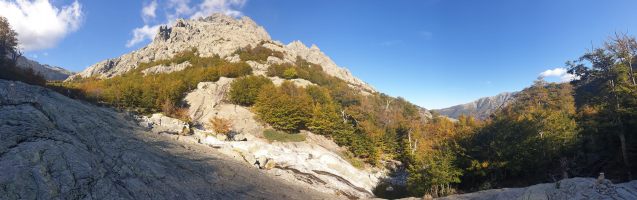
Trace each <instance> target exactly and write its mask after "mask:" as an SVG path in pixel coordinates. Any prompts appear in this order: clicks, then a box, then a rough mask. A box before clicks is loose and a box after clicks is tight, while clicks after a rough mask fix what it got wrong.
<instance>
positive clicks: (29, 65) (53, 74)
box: [16, 56, 73, 80]
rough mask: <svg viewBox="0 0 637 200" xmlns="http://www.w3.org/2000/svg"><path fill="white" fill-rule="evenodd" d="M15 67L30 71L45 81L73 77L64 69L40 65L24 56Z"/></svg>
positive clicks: (71, 73)
mask: <svg viewBox="0 0 637 200" xmlns="http://www.w3.org/2000/svg"><path fill="white" fill-rule="evenodd" d="M16 66H18V67H20V68H23V69H32V70H33V72H35V73H37V74H40V75H42V76H43V77H44V79H46V80H65V79H67V78H68V77H69V76H71V75H73V72H70V71H68V70H66V69H64V68H61V67H55V66H50V65H47V64H40V63H39V62H37V61H33V60H30V59H28V58H26V57H24V56H21V57H19V58H18V60H17V63H16Z"/></svg>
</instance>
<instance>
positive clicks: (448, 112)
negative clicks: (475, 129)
mask: <svg viewBox="0 0 637 200" xmlns="http://www.w3.org/2000/svg"><path fill="white" fill-rule="evenodd" d="M516 94H517V92H504V93H500V94H498V95H495V96H491V97H483V98H480V99H478V100H475V101H472V102H469V103H465V104H460V105H456V106H451V107H448V108H443V109H437V110H433V111H435V112H437V113H440V114H441V115H444V116H447V117H450V118H454V119H457V118H458V117H460V115H467V116H473V117H475V118H478V119H486V118H487V117H489V115H491V114H492V113H493V112H495V111H497V110H498V109H500V108H502V107H504V106H505V105H507V104H508V103H510V102H511V101H513V100H514V99H515V95H516Z"/></svg>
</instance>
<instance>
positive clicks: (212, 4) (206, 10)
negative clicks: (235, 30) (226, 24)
mask: <svg viewBox="0 0 637 200" xmlns="http://www.w3.org/2000/svg"><path fill="white" fill-rule="evenodd" d="M245 2H246V0H204V1H203V2H201V4H199V9H198V11H197V12H195V14H194V15H192V16H191V18H197V17H206V16H209V15H211V14H213V13H224V14H226V15H230V16H233V17H238V16H241V15H242V13H241V11H238V10H236V9H235V8H237V7H238V8H241V7H243V5H244V4H245Z"/></svg>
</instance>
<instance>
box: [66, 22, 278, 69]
mask: <svg viewBox="0 0 637 200" xmlns="http://www.w3.org/2000/svg"><path fill="white" fill-rule="evenodd" d="M269 40H270V35H268V33H267V32H266V31H265V29H263V27H261V26H259V25H257V24H256V23H255V22H254V21H252V20H251V19H250V18H248V17H243V18H241V19H234V18H232V17H230V16H226V15H223V14H214V15H212V16H210V17H207V18H199V19H194V20H178V21H177V22H176V23H175V25H174V26H172V27H168V28H162V29H161V30H160V31H159V33H158V34H157V36H156V37H155V39H154V40H153V42H152V43H150V44H149V45H148V46H146V47H143V48H141V49H138V50H136V51H133V52H131V53H128V54H125V55H122V56H121V57H118V58H112V59H108V60H105V61H102V62H99V63H97V64H95V65H93V66H90V67H89V68H87V69H86V70H84V71H82V72H80V73H78V74H77V75H76V76H73V77H71V78H74V77H91V76H98V77H101V78H109V77H113V76H116V75H119V74H123V73H126V72H128V71H129V70H131V69H135V68H136V67H137V65H138V64H139V63H142V62H149V61H154V60H161V59H170V58H172V57H173V56H174V55H175V54H177V53H180V52H184V51H187V50H191V49H192V48H197V50H198V52H199V55H200V56H202V57H212V56H214V55H219V56H221V57H226V56H230V54H232V53H234V52H235V51H236V50H237V49H239V48H242V47H247V46H250V45H255V44H259V43H260V42H261V41H269Z"/></svg>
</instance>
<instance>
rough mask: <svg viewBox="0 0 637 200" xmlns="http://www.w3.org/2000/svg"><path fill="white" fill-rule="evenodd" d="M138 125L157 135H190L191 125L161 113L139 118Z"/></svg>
mask: <svg viewBox="0 0 637 200" xmlns="http://www.w3.org/2000/svg"><path fill="white" fill-rule="evenodd" d="M138 124H139V125H140V126H142V127H145V128H147V129H149V130H151V131H153V132H155V133H169V134H180V135H189V134H190V125H188V123H186V122H183V121H181V120H179V119H175V118H171V117H167V116H165V115H163V114H161V113H155V114H152V115H151V116H150V117H147V116H142V117H139V118H138Z"/></svg>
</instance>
